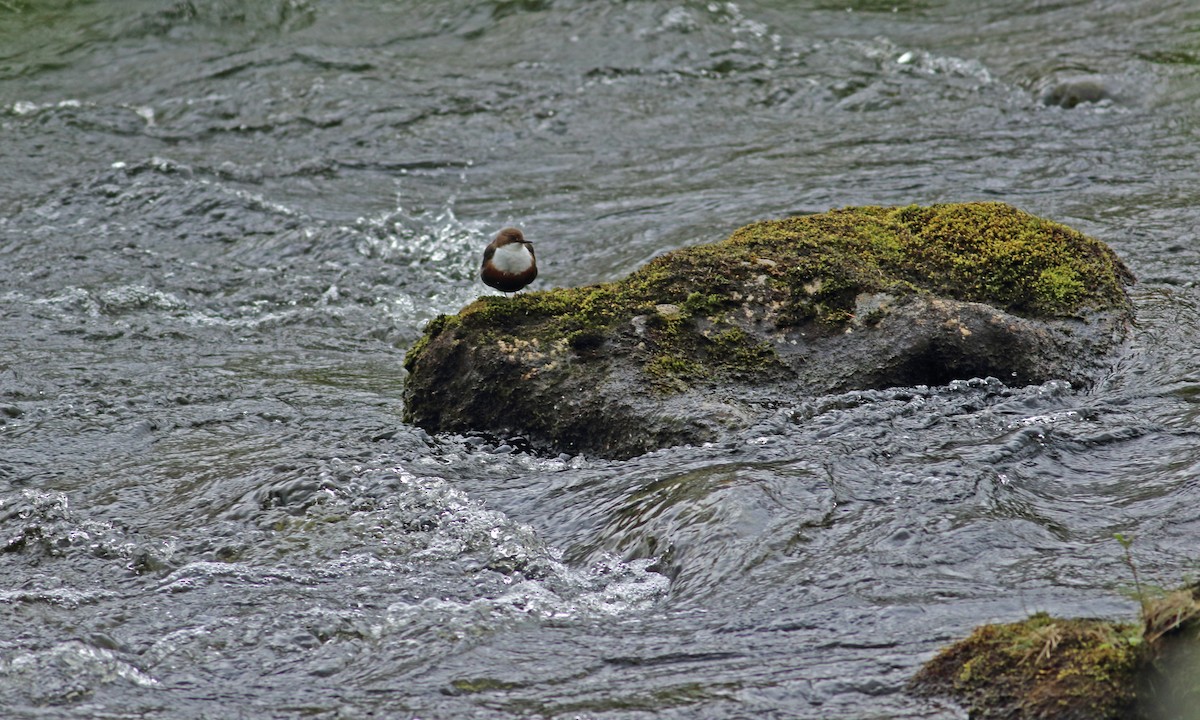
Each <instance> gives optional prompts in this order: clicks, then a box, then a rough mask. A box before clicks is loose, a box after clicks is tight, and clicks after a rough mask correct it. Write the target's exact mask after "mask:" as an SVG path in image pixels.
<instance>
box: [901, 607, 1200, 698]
mask: <svg viewBox="0 0 1200 720" xmlns="http://www.w3.org/2000/svg"><path fill="white" fill-rule="evenodd" d="M1141 600H1142V612H1141V622H1140V623H1123V622H1111V621H1105V620H1090V619H1089V620H1063V619H1059V618H1053V617H1051V616H1049V615H1047V614H1045V613H1038V614H1036V615H1033V616H1031V617H1029V618H1027V619H1026V620H1023V621H1021V622H1015V623H1007V624H997V625H983V626H981V627H978V628H976V629H975V631H974V632H972V633H971V635H970V636H968V637H967V638H966V639H964V640H961V641H959V642H957V643H954V644H953V645H951V646H950V647H948V648H946V649H945V650H943V651H942V652H940V653H939V654H938V655H937V656H936V657H934V658H933V659H932V660H930V661H929V662H928V663H926V664H925V665H924V666H923V667H922V668H921V670H920V672H918V673H917V675H916V676H915V677H914V678H913V680H912V682H911V689H912V690H913V691H914V692H915V693H917V694H920V695H945V696H949V697H953V698H955V699H956V700H958V701H959V702H961V703H962V704H964V705H965V706H966V707H967V708H969V710H970V714H971V717H972V718H979V719H980V720H1024V719H1027V718H1038V719H1040V718H1053V719H1054V720H1060V719H1062V720H1109V719H1111V720H1167V719H1168V718H1170V719H1176V718H1194V717H1197V710H1196V708H1197V707H1200V705H1198V704H1197V703H1198V702H1200V586H1197V585H1193V586H1192V587H1189V588H1186V589H1183V590H1178V591H1175V592H1170V593H1156V594H1154V596H1153V597H1146V596H1143V597H1142V599H1141Z"/></svg>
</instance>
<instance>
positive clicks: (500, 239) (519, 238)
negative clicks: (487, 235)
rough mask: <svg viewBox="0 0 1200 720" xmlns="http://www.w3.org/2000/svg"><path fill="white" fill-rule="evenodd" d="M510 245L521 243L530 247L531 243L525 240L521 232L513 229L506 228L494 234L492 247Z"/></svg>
mask: <svg viewBox="0 0 1200 720" xmlns="http://www.w3.org/2000/svg"><path fill="white" fill-rule="evenodd" d="M510 243H521V244H523V245H532V244H533V243H531V242H529V241H528V240H526V239H525V236H524V235H523V234H521V231H520V230H518V229H516V228H514V227H507V228H504V229H503V230H501V231H500V232H498V233H496V238H495V239H494V240H492V246H493V247H498V248H499V247H504V246H505V245H508V244H510Z"/></svg>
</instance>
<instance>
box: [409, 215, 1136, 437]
mask: <svg viewBox="0 0 1200 720" xmlns="http://www.w3.org/2000/svg"><path fill="white" fill-rule="evenodd" d="M1131 281H1132V276H1131V275H1130V273H1129V271H1128V270H1127V269H1126V268H1125V266H1124V265H1122V264H1121V262H1120V260H1118V259H1117V258H1116V256H1115V255H1114V254H1113V253H1112V252H1111V251H1110V250H1109V249H1108V248H1107V247H1106V246H1105V245H1104V244H1103V243H1100V242H1098V241H1096V240H1093V239H1091V238H1088V237H1087V236H1085V235H1083V234H1081V233H1079V232H1076V231H1074V230H1071V229H1070V228H1067V227H1065V226H1063V225H1059V224H1057V223H1053V222H1049V221H1046V220H1042V219H1040V218H1036V217H1034V216H1032V215H1029V214H1027V213H1024V212H1021V211H1020V210H1017V209H1015V208H1013V207H1011V206H1009V205H1005V204H1003V203H963V204H953V205H935V206H932V207H918V206H909V207H900V208H884V207H861V208H847V209H843V210H834V211H831V212H827V213H821V214H819V215H807V216H802V217H793V218H786V219H783V220H771V221H765V222H758V223H753V224H751V225H747V226H745V227H743V228H741V229H739V230H737V231H735V232H734V233H733V234H732V235H731V236H730V237H729V238H728V239H726V240H724V241H722V242H718V243H713V244H709V245H697V246H694V247H687V248H682V249H680V250H676V251H674V252H671V253H667V254H665V255H663V256H661V257H658V258H656V259H654V260H652V261H651V262H649V263H647V264H646V265H645V266H643V267H641V268H639V269H638V270H636V271H634V272H633V273H631V274H630V275H629V276H628V277H626V278H624V279H622V280H619V281H616V282H610V283H602V284H597V285H589V286H585V287H577V288H563V289H555V290H548V291H542V292H527V293H521V294H518V295H517V296H515V297H512V298H505V297H496V296H492V297H483V298H480V299H479V300H477V301H475V302H473V303H471V304H470V305H468V306H467V307H465V308H463V309H462V310H461V311H460V312H459V313H458V314H457V315H455V316H442V317H439V318H437V319H436V320H434V321H432V322H431V323H429V325H428V326H427V328H426V331H425V334H424V335H423V337H422V338H421V339H420V340H419V341H418V342H417V343H416V344H415V345H414V346H413V348H412V349H411V350H410V351H409V352H408V354H407V355H406V357H405V367H406V369H407V370H408V371H409V375H408V378H407V379H406V381H405V405H406V409H405V413H406V414H405V418H406V419H407V420H408V421H410V422H414V423H416V424H418V425H420V426H421V427H424V428H426V429H428V430H430V431H434V432H438V431H447V430H451V431H466V430H485V431H490V432H498V433H499V432H504V433H508V432H512V433H519V434H522V435H524V436H527V437H537V438H543V439H545V440H547V441H549V442H550V443H551V444H552V445H554V446H556V447H558V448H561V449H569V450H573V451H589V452H600V453H603V454H609V455H613V456H620V455H629V454H636V453H638V452H643V451H645V450H648V449H651V448H655V447H663V446H665V445H670V444H680V443H698V442H712V441H714V440H715V439H716V438H718V437H721V436H722V434H723V433H725V432H728V431H729V430H731V429H733V428H737V427H743V426H745V425H746V424H747V423H749V422H752V421H753V417H754V416H755V414H756V413H757V412H759V409H760V408H768V407H777V406H778V403H779V402H780V401H787V400H789V399H792V398H794V397H797V396H801V395H815V394H824V393H829V392H843V391H846V390H851V389H860V388H874V387H887V386H894V385H913V384H940V383H943V382H949V381H950V380H952V379H957V378H970V377H986V376H989V375H990V376H996V377H1003V378H1005V380H1006V382H1019V383H1028V382H1044V381H1045V380H1046V379H1049V378H1052V377H1053V378H1064V379H1068V380H1070V381H1071V382H1073V383H1076V382H1078V383H1080V384H1083V383H1086V382H1087V381H1088V378H1089V377H1090V376H1091V373H1092V372H1093V371H1094V370H1095V369H1096V368H1097V367H1098V366H1099V365H1100V364H1101V363H1102V361H1103V357H1104V353H1105V352H1106V351H1107V350H1108V349H1109V348H1111V347H1112V345H1113V344H1114V343H1115V342H1117V341H1118V340H1119V338H1120V337H1121V335H1122V333H1123V332H1124V330H1125V327H1126V324H1127V322H1128V320H1129V318H1130V317H1131V315H1132V312H1131V306H1130V303H1129V300H1128V297H1127V295H1126V294H1125V290H1124V286H1125V285H1126V284H1128V283H1129V282H1131Z"/></svg>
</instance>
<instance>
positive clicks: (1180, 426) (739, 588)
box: [0, 0, 1200, 719]
mask: <svg viewBox="0 0 1200 720" xmlns="http://www.w3.org/2000/svg"><path fill="white" fill-rule="evenodd" d="M1198 75H1200V8H1197V6H1196V5H1195V3H1193V2H1190V0H1188V1H1185V0H1178V1H1175V2H1171V1H1167V0H1163V1H1160V2H1127V1H1124V0H1122V1H1119V2H1118V1H1117V0H1107V1H1101V0H1094V1H1090V2H1071V1H1069V0H1063V1H1061V2H1056V3H1047V2H1041V1H1035V0H1023V1H1019V2H1012V1H1011V0H1005V1H1004V2H999V1H988V2H974V1H971V2H967V1H965V0H943V1H938V0H896V1H895V2H876V1H875V0H849V1H847V2H828V1H826V0H807V1H804V2H791V1H786V2H785V1H784V0H774V1H768V0H762V1H760V2H740V3H737V4H734V3H723V2H714V3H702V2H683V3H679V2H659V1H658V0H646V1H643V2H615V1H609V0H591V1H589V2H583V1H578V2H565V1H564V2H554V1H552V0H523V1H509V2H501V1H499V0H493V1H490V2H485V1H482V0H457V1H452V2H419V1H417V0H408V1H406V2H385V1H384V0H358V1H346V2H315V1H314V2H308V1H306V0H277V1H275V2H258V3H240V2H232V1H221V0H194V1H192V2H165V1H162V0H153V1H152V0H142V1H140V2H132V1H130V2H121V3H86V2H84V3H77V2H66V1H61V2H50V1H46V2H40V1H37V0H7V1H0V136H2V139H3V142H2V143H0V342H2V343H3V345H2V347H3V353H2V355H0V549H2V550H3V551H4V552H2V553H0V707H3V708H4V709H5V712H6V717H20V718H33V717H36V718H80V717H97V718H101V717H102V718H185V719H190V718H233V717H246V718H264V717H271V718H299V717H313V718H364V717H387V718H392V717H395V718H408V717H421V718H466V717H480V718H509V717H512V718H516V717H561V718H575V717H580V718H651V717H653V718H697V717H703V718H961V717H965V713H963V712H962V711H961V710H958V709H956V708H954V707H952V706H949V705H945V704H938V703H930V702H927V701H923V700H915V699H912V698H909V697H907V696H906V695H904V693H903V685H904V683H905V681H906V679H907V678H908V677H909V676H910V675H911V674H912V672H913V671H914V670H915V669H916V668H917V666H918V665H919V663H920V662H921V661H922V660H924V659H926V658H928V657H929V656H930V654H931V653H932V652H933V651H934V650H935V649H936V648H937V647H938V646H939V645H941V644H943V643H945V642H947V641H948V640H950V639H952V638H955V637H958V636H961V635H962V634H964V633H966V632H967V631H968V630H969V629H970V628H971V627H972V626H974V625H976V624H978V623H983V622H988V621H1006V620H1013V619H1017V618H1020V617H1023V616H1024V615H1025V614H1027V613H1029V612H1033V611H1036V610H1048V611H1051V612H1056V613H1063V614H1070V615H1101V616H1131V614H1132V612H1133V608H1134V603H1133V602H1132V601H1131V600H1130V599H1129V596H1128V594H1127V593H1126V590H1127V589H1128V586H1129V584H1130V578H1129V573H1128V570H1127V568H1126V567H1125V564H1124V560H1123V555H1122V551H1121V548H1120V546H1119V545H1118V544H1117V543H1116V542H1115V541H1114V540H1113V537H1112V536H1113V534H1114V533H1118V532H1119V533H1125V534H1127V535H1129V536H1132V537H1133V538H1134V540H1135V542H1134V553H1135V558H1136V561H1137V563H1138V566H1139V569H1140V571H1141V574H1142V576H1143V579H1144V580H1147V581H1149V582H1157V583H1162V584H1167V585H1169V584H1173V583H1176V582H1178V581H1180V580H1181V579H1182V578H1183V577H1184V576H1185V575H1187V574H1188V573H1194V572H1196V570H1197V552H1196V548H1197V538H1198V537H1200V510H1198V509H1197V508H1200V437H1198V433H1197V430H1198V429H1200V424H1198V422H1197V416H1198V414H1200V309H1198V303H1200V292H1198V290H1197V286H1196V282H1195V280H1196V278H1197V277H1198V276H1200V238H1198V237H1197V232H1198V231H1197V228H1200V152H1198V150H1197V149H1198V147H1200V77H1198ZM972 199H989V200H996V199H998V200H1005V201H1008V202H1011V203H1013V204H1015V205H1018V206H1020V207H1022V208H1024V209H1026V210H1028V211H1030V212H1033V213H1036V214H1040V215H1043V216H1047V217H1050V218H1054V219H1057V220H1061V221H1064V222H1067V223H1069V224H1072V225H1074V226H1076V227H1078V228H1080V229H1082V230H1084V231H1086V232H1089V233H1091V234H1093V235H1094V236H1096V237H1098V238H1100V239H1103V240H1105V241H1107V242H1108V243H1110V244H1111V245H1112V246H1113V247H1114V248H1115V249H1116V250H1117V251H1118V252H1119V253H1120V254H1121V255H1122V256H1123V257H1124V258H1126V259H1127V261H1128V262H1129V264H1130V265H1131V267H1132V268H1133V269H1134V270H1135V272H1136V273H1137V274H1138V275H1139V277H1140V278H1141V281H1142V282H1141V283H1140V284H1139V285H1138V286H1137V288H1136V289H1135V290H1134V296H1135V301H1136V303H1137V306H1138V317H1139V323H1138V327H1137V328H1136V329H1135V331H1134V333H1133V335H1132V337H1131V340H1130V342H1129V344H1128V346H1127V347H1126V348H1125V350H1124V352H1123V354H1122V356H1121V357H1120V358H1119V359H1118V360H1117V361H1116V362H1115V365H1114V367H1113V369H1112V371H1111V373H1109V374H1108V375H1107V376H1105V377H1104V378H1102V379H1101V381H1100V382H1099V383H1098V384H1097V385H1096V386H1095V387H1094V388H1092V389H1090V390H1087V391H1076V390H1072V389H1070V388H1069V387H1068V386H1067V385H1066V384H1064V383H1057V382H1051V383H1047V384H1046V385H1042V386H1038V387H1025V388H1021V387H1007V386H1005V385H1003V384H1002V383H1001V382H1000V381H999V380H996V379H984V380H980V379H974V380H973V379H969V378H964V379H963V380H962V381H959V382H955V383H953V384H951V385H949V386H946V387H938V388H923V387H921V388H904V389H896V390H889V391H882V392H863V393H851V394H848V395H843V396H837V397H828V398H819V399H814V400H811V401H808V402H804V403H802V404H801V405H800V406H799V407H798V408H792V409H788V410H781V411H780V412H779V413H778V414H776V415H774V416H770V417H765V418H763V422H762V423H761V424H760V425H759V426H758V427H756V428H754V429H753V430H752V431H750V432H747V433H746V434H745V435H744V436H743V437H741V438H739V439H738V440H737V441H736V442H733V443H730V444H728V445H722V446H714V447H702V448H691V447H686V448H673V449H668V450H663V451H660V452H656V453H651V454H649V455H646V456H644V457H640V458H635V459H633V460H630V461H626V462H609V461H603V460H599V459H595V458H590V457H567V456H561V457H557V458H555V457H540V456H533V455H530V454H527V453H525V452H522V451H521V450H520V449H519V447H512V446H510V445H508V444H505V443H500V444H499V445H498V444H497V441H492V440H488V439H485V438H475V437H458V436H454V437H430V436H428V435H427V434H425V433H424V432H422V431H420V430H418V429H416V428H413V427H409V426H406V425H404V424H403V423H402V422H401V411H402V408H401V403H400V391H401V384H402V381H403V370H402V369H401V361H402V358H403V355H404V351H405V349H406V348H407V347H408V346H409V345H410V344H411V343H412V341H413V340H414V339H415V338H416V337H417V336H418V333H419V330H420V328H421V326H422V325H423V323H424V322H425V321H426V320H428V319H429V318H431V317H433V316H435V315H436V314H438V313H442V312H453V311H456V310H457V309H458V308H459V307H461V306H462V305H464V304H465V303H467V302H469V301H470V300H472V299H473V298H475V297H476V296H477V295H479V294H481V293H482V292H484V291H485V290H486V288H484V287H483V286H482V285H481V284H480V283H479V282H478V281H477V280H476V278H475V269H476V264H477V262H478V255H479V252H480V249H481V248H482V246H483V245H484V244H485V243H486V241H487V239H488V238H489V237H490V235H491V234H492V233H494V232H495V231H496V229H498V228H499V227H501V226H503V225H505V224H510V223H513V224H520V225H521V226H522V227H524V229H525V231H526V234H527V235H528V236H530V237H531V239H533V240H534V241H535V242H536V243H537V248H538V254H539V258H541V261H542V265H541V268H542V274H541V277H539V280H538V284H537V285H535V288H536V287H551V286H569V285H578V284H585V283H590V282H595V281H599V280H609V279H614V278H617V277H620V276H622V275H624V274H625V273H627V272H629V271H631V270H632V269H634V268H636V267H638V266H639V265H640V264H642V263H643V262H645V261H646V260H647V259H649V258H651V257H653V256H655V255H657V254H660V253H662V252H665V251H667V250H670V249H672V248H675V247H679V246H682V245H686V244H690V243H696V242H706V241H712V240H717V239H720V238H722V237H724V235H725V234H727V232H728V231H729V230H731V229H732V228H734V227H736V226H739V225H741V224H744V223H746V222H749V221H752V220H755V219H760V218H765V217H778V216H781V215H786V214H790V213H795V212H808V211H821V210H825V209H828V208H830V207H835V206H842V205H852V204H864V203H873V204H907V203H911V202H918V203H930V202H941V201H956V200H972Z"/></svg>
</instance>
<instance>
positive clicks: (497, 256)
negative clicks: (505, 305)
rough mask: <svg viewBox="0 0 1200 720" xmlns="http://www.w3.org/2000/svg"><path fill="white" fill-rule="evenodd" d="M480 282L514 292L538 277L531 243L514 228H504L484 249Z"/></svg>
mask: <svg viewBox="0 0 1200 720" xmlns="http://www.w3.org/2000/svg"><path fill="white" fill-rule="evenodd" d="M480 275H481V276H482V277H483V281H484V282H485V283H487V284H488V285H490V286H491V287H494V288H496V289H497V290H499V291H501V292H506V293H509V292H516V291H518V290H520V289H521V288H523V287H525V286H526V285H528V284H529V283H531V282H533V279H534V278H535V277H537V258H536V257H534V255H533V243H531V242H529V241H528V240H526V239H525V236H524V235H522V234H521V231H520V230H518V229H516V228H511V227H510V228H504V229H503V230H501V231H500V232H499V233H497V234H496V237H495V238H494V239H493V240H492V242H491V243H489V244H488V246H487V249H486V250H484V251H483V269H482V271H481V272H480Z"/></svg>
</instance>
